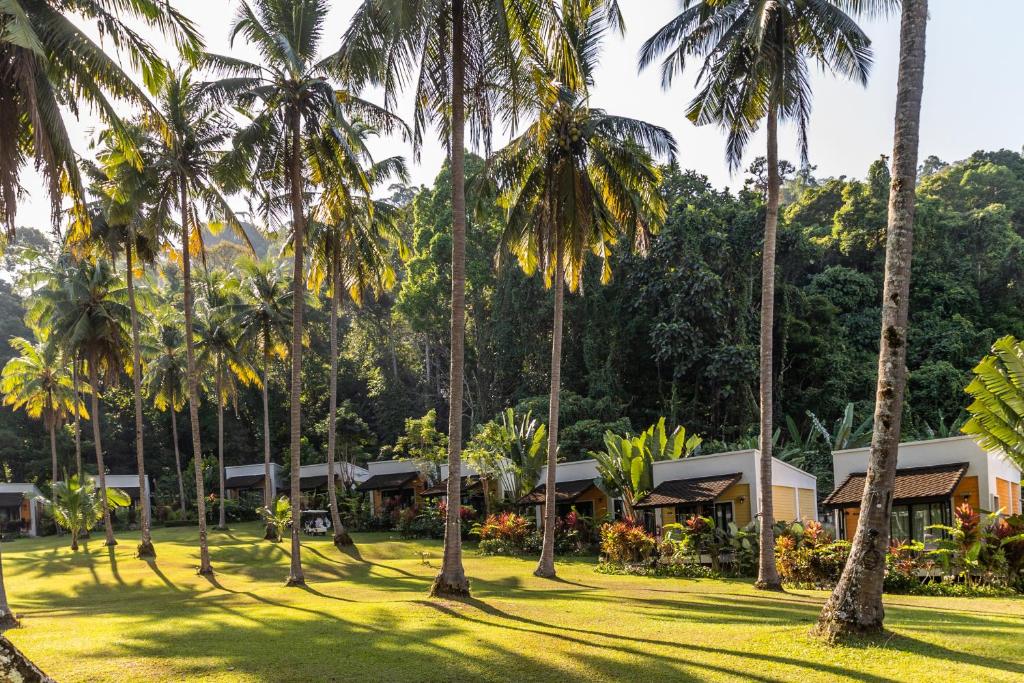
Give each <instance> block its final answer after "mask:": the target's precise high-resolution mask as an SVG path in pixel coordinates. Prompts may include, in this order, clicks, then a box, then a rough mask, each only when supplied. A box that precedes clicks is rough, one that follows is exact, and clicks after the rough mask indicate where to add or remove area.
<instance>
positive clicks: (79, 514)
mask: <svg viewBox="0 0 1024 683" xmlns="http://www.w3.org/2000/svg"><path fill="white" fill-rule="evenodd" d="M104 491H105V492H106V493H105V497H104V493H103V492H104ZM39 502H41V503H42V504H43V505H44V506H46V508H47V510H48V511H49V512H50V514H51V515H52V516H53V521H54V523H55V524H56V525H57V526H59V527H60V528H61V529H64V530H65V531H67V532H68V533H69V534H71V549H72V550H75V551H77V550H78V539H79V538H81V537H82V536H83V535H85V534H87V533H88V532H89V529H91V528H93V527H94V526H95V525H96V524H97V523H98V522H99V521H100V520H101V519H102V518H103V509H104V508H107V509H110V508H119V507H128V506H129V505H130V504H131V498H129V497H128V494H127V493H125V492H124V491H122V490H121V489H98V488H97V487H96V482H95V480H94V479H93V478H92V477H85V478H79V477H78V475H72V476H71V478H70V479H68V478H67V476H66V475H65V481H57V482H54V484H53V491H52V494H51V497H50V499H49V500H47V499H46V498H40V499H39Z"/></svg>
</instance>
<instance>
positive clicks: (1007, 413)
mask: <svg viewBox="0 0 1024 683" xmlns="http://www.w3.org/2000/svg"><path fill="white" fill-rule="evenodd" d="M967 393H968V394H970V395H971V396H972V397H973V398H974V401H973V402H972V403H971V404H970V405H969V406H968V407H967V410H968V412H969V413H970V414H971V419H969V420H968V421H967V423H966V424H965V425H964V426H963V431H964V433H965V434H971V435H972V436H974V437H975V438H976V439H977V440H978V443H979V444H980V445H981V447H982V448H985V449H987V450H994V451H1001V452H1003V453H1005V454H1006V455H1007V456H1009V457H1010V458H1012V459H1013V460H1014V462H1016V463H1017V465H1018V466H1019V467H1024V342H1020V341H1018V340H1016V339H1014V338H1013V337H1012V336H1006V337H1003V338H1002V339H1000V340H999V341H997V342H996V343H995V344H994V345H993V346H992V355H990V356H985V357H984V358H983V359H982V360H981V362H980V363H978V365H976V366H975V368H974V379H973V380H972V381H971V383H970V384H968V385H967Z"/></svg>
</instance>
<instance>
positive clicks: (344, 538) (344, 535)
mask: <svg viewBox="0 0 1024 683" xmlns="http://www.w3.org/2000/svg"><path fill="white" fill-rule="evenodd" d="M331 273H332V279H331V321H330V324H331V380H330V381H331V393H330V396H331V398H330V405H329V407H328V416H327V425H328V427H327V498H328V500H329V502H330V506H331V524H333V525H334V545H336V546H338V547H339V548H341V547H343V546H346V545H352V537H351V536H350V535H349V533H348V530H347V529H345V527H344V525H343V524H342V523H341V514H340V513H339V512H338V492H337V490H336V487H335V485H334V449H335V446H336V444H337V441H338V437H337V424H336V420H337V415H338V302H339V300H340V299H341V293H340V289H341V272H340V269H339V268H338V255H337V254H334V255H333V258H332V259H331Z"/></svg>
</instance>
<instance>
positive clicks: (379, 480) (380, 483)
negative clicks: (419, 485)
mask: <svg viewBox="0 0 1024 683" xmlns="http://www.w3.org/2000/svg"><path fill="white" fill-rule="evenodd" d="M419 476H420V473H419V472H395V473H393V474H375V475H373V476H372V477H370V478H369V479H367V480H366V481H364V482H363V483H362V484H360V485H359V486H357V487H356V490H357V491H378V490H382V489H401V488H405V487H406V486H408V485H409V484H411V483H412V482H413V480H415V479H416V478H418V477H419Z"/></svg>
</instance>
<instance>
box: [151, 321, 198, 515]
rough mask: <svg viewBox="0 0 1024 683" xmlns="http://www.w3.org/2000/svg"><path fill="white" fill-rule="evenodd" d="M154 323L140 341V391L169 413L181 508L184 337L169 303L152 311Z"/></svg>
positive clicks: (185, 371) (185, 382)
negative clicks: (142, 361)
mask: <svg viewBox="0 0 1024 683" xmlns="http://www.w3.org/2000/svg"><path fill="white" fill-rule="evenodd" d="M154 322H155V324H154V325H152V326H151V327H150V330H149V334H148V335H147V337H146V338H145V340H144V343H143V350H144V351H146V365H145V374H144V375H143V378H142V387H143V391H144V392H145V394H146V395H147V396H149V397H150V400H152V401H153V406H154V407H155V408H156V409H157V410H160V411H164V410H166V411H167V412H169V413H170V414H171V443H172V446H173V447H174V467H175V470H176V472H177V475H178V504H179V506H180V507H181V510H182V511H184V510H185V480H184V478H183V476H182V473H181V450H180V449H179V447H178V412H179V411H180V410H182V409H183V408H184V407H185V402H186V400H187V396H188V379H187V375H188V363H187V361H186V359H185V338H184V334H183V333H182V321H181V317H180V316H179V315H178V314H177V312H176V311H175V310H174V309H173V308H171V307H170V306H163V307H160V308H158V309H157V310H156V311H155V315H154Z"/></svg>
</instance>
